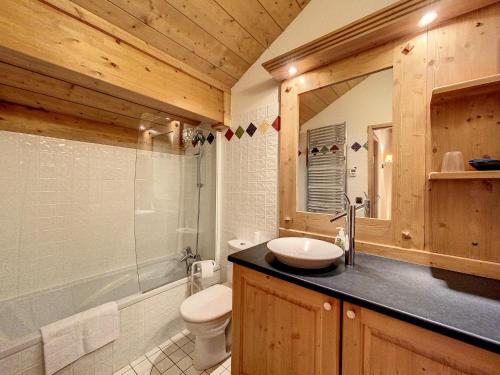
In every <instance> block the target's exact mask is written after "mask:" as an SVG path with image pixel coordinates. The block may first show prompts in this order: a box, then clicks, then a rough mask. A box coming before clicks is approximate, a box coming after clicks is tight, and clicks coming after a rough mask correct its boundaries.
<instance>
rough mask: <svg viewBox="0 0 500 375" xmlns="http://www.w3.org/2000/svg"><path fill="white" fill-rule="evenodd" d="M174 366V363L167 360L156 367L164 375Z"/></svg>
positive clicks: (156, 364)
mask: <svg viewBox="0 0 500 375" xmlns="http://www.w3.org/2000/svg"><path fill="white" fill-rule="evenodd" d="M173 365H174V362H172V361H171V359H170V358H168V357H167V358H165V359H164V360H162V361H160V362H158V363H155V367H156V368H157V369H158V370H159V371H160V372H161V373H164V372H165V371H167V370H168V369H169V368H170V367H172V366H173Z"/></svg>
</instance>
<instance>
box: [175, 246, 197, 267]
mask: <svg viewBox="0 0 500 375" xmlns="http://www.w3.org/2000/svg"><path fill="white" fill-rule="evenodd" d="M200 260H201V256H200V254H194V253H193V250H192V249H191V246H186V248H185V249H184V250H182V258H181V259H180V261H179V262H186V273H187V274H189V271H190V270H191V266H192V264H193V263H194V262H198V261H200Z"/></svg>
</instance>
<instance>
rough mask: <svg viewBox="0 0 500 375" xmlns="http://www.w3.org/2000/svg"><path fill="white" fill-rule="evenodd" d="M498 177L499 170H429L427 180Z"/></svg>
mask: <svg viewBox="0 0 500 375" xmlns="http://www.w3.org/2000/svg"><path fill="white" fill-rule="evenodd" d="M499 178H500V171H465V172H431V173H429V180H484V179H488V180H493V179H499Z"/></svg>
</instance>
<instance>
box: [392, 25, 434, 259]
mask: <svg viewBox="0 0 500 375" xmlns="http://www.w3.org/2000/svg"><path fill="white" fill-rule="evenodd" d="M408 44H410V45H412V46H413V49H412V50H411V52H410V53H408V54H404V53H402V50H403V48H404V47H405V46H406V45H408ZM426 56H427V34H426V33H424V34H421V35H418V36H416V37H414V38H411V39H407V40H403V41H402V42H401V43H400V44H399V45H397V46H396V47H395V48H394V93H393V98H394V99H393V136H394V139H396V140H397V141H396V142H394V146H395V147H394V150H393V151H394V152H393V158H394V159H393V162H394V164H393V165H394V167H393V168H394V171H393V177H392V178H393V182H392V183H393V195H392V215H391V219H392V222H393V239H394V244H395V245H396V246H400V247H407V248H413V249H423V248H424V217H425V214H424V208H425V183H426V174H425V172H426V170H425V159H422V157H421V156H422V155H425V132H426V120H427V105H426V104H427V98H426V74H425V73H426V69H427V65H426V63H427V60H426ZM403 233H404V235H403Z"/></svg>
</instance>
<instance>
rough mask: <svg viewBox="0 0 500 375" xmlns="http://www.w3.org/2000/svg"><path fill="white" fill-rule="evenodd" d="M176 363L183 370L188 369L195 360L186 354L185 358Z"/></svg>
mask: <svg viewBox="0 0 500 375" xmlns="http://www.w3.org/2000/svg"><path fill="white" fill-rule="evenodd" d="M176 365H177V367H179V368H180V369H181V370H182V371H186V370H187V369H188V368H190V367H191V366H192V365H193V360H192V359H191V357H189V356H186V357H184V358H183V359H181V360H180V361H179V362H177V363H176Z"/></svg>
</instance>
